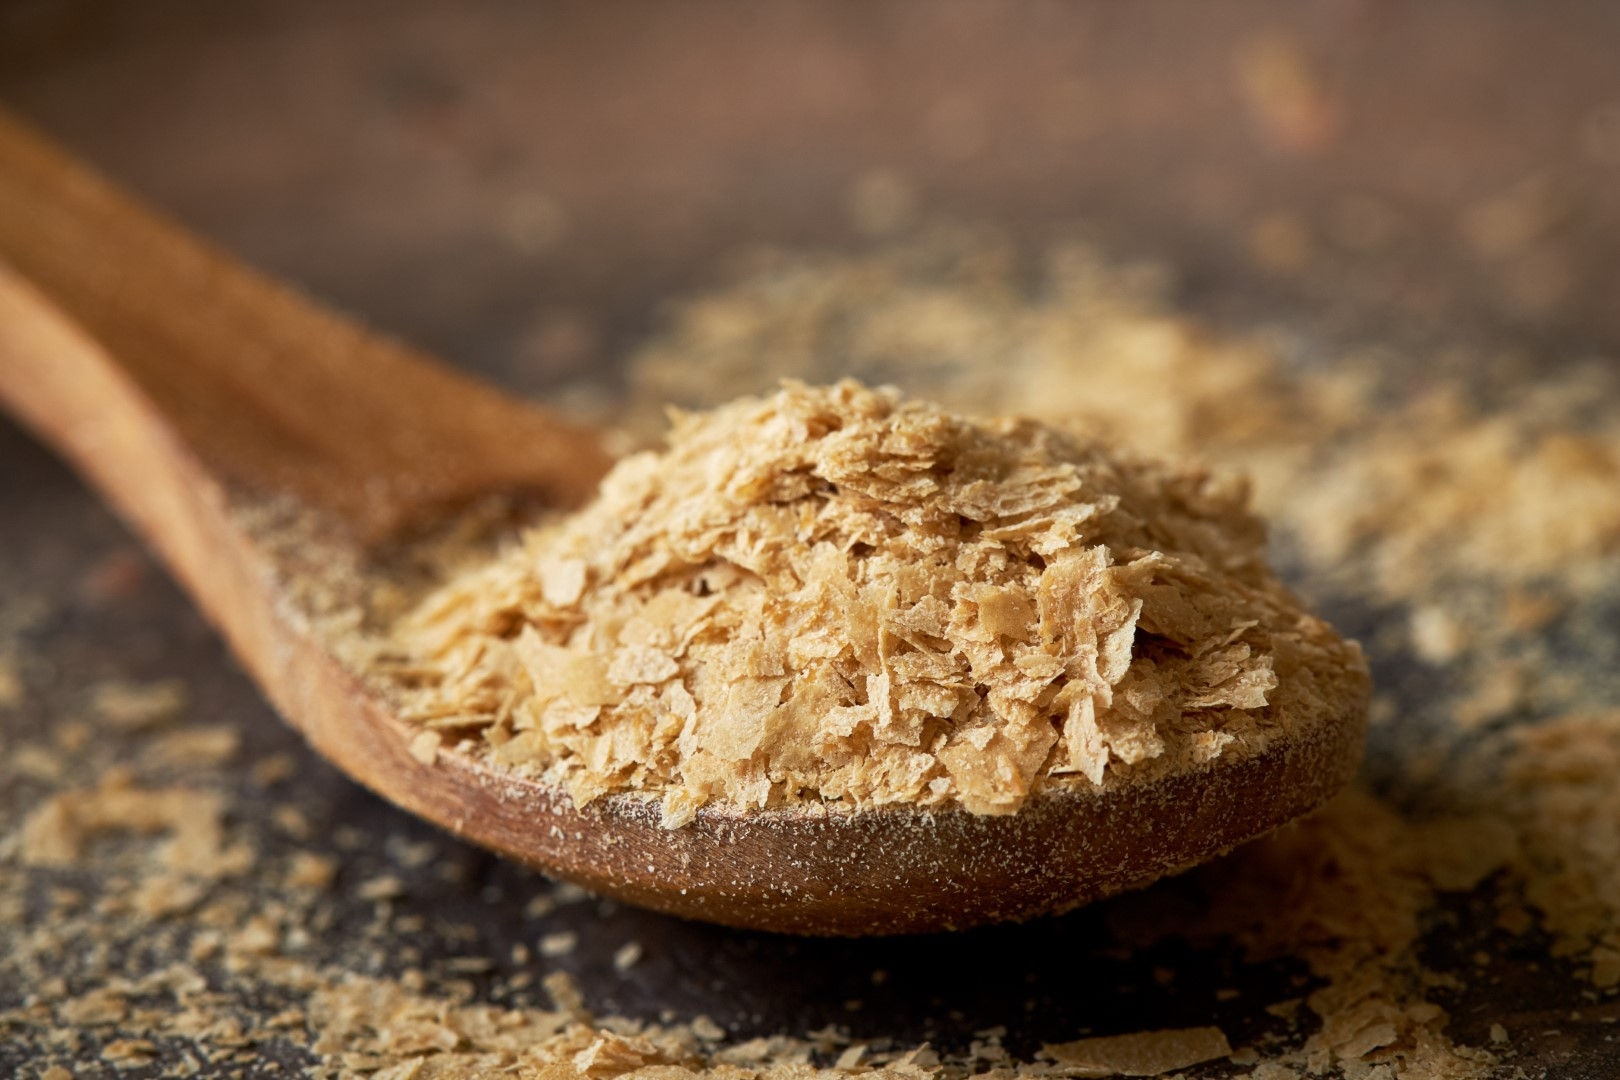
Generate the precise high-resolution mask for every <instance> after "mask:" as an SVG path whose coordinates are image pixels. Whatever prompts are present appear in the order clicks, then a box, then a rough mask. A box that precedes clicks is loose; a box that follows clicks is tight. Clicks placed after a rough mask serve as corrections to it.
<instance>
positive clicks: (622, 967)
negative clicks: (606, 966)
mask: <svg viewBox="0 0 1620 1080" xmlns="http://www.w3.org/2000/svg"><path fill="white" fill-rule="evenodd" d="M641 953H642V949H641V942H639V941H627V942H625V943H624V944H623V945H620V946H619V948H618V950H617V951H615V952H614V954H613V969H614V970H615V971H620V972H623V971H629V970H630V969H631V968H633V967H635V966H636V965H637V964H638V963H640V962H641Z"/></svg>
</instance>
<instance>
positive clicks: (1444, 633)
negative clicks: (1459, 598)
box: [1411, 604, 1468, 667]
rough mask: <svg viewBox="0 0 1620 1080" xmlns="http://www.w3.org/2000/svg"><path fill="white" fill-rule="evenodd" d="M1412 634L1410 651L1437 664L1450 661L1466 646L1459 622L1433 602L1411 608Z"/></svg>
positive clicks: (1427, 662)
mask: <svg viewBox="0 0 1620 1080" xmlns="http://www.w3.org/2000/svg"><path fill="white" fill-rule="evenodd" d="M1411 633H1412V650H1413V651H1414V652H1415V653H1417V655H1418V659H1420V660H1422V661H1423V662H1424V663H1426V664H1433V665H1435V666H1437V667H1438V666H1441V665H1444V664H1449V663H1451V661H1453V660H1455V659H1456V658H1457V656H1458V654H1459V653H1461V652H1462V651H1463V649H1464V648H1466V647H1467V645H1468V639H1467V637H1466V633H1465V631H1464V628H1463V625H1462V623H1460V622H1459V621H1458V620H1457V619H1456V617H1455V616H1453V615H1452V614H1451V613H1450V612H1449V611H1447V610H1446V609H1445V608H1442V607H1439V606H1438V605H1435V604H1427V605H1425V606H1423V607H1420V608H1416V609H1414V610H1413V612H1412V617H1411Z"/></svg>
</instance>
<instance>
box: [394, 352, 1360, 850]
mask: <svg viewBox="0 0 1620 1080" xmlns="http://www.w3.org/2000/svg"><path fill="white" fill-rule="evenodd" d="M1263 549H1264V531H1263V529H1262V527H1261V526H1260V524H1259V523H1258V522H1257V521H1256V519H1254V518H1253V517H1252V516H1250V515H1249V514H1248V512H1247V510H1246V490H1245V489H1244V487H1243V486H1242V485H1240V484H1236V483H1232V482H1228V481H1223V480H1220V479H1217V478H1215V477H1213V476H1211V475H1210V474H1208V473H1206V472H1203V471H1198V470H1185V469H1176V468H1171V467H1167V466H1163V465H1158V464H1151V463H1145V462H1140V461H1136V460H1134V459H1131V458H1129V457H1126V456H1124V455H1122V454H1120V453H1117V452H1115V451H1112V450H1110V449H1108V448H1106V447H1104V446H1103V445H1101V444H1099V443H1097V442H1095V441H1093V440H1090V439H1088V438H1085V437H1083V436H1080V435H1076V434H1066V433H1064V432H1062V431H1059V430H1058V429H1056V428H1053V427H1048V426H1045V425H1042V424H1038V423H1035V422H1032V421H1022V420H1012V419H1001V420H987V421H978V420H968V419H964V418H961V417H958V416H954V415H952V414H949V413H946V412H944V411H943V410H941V409H938V408H936V407H933V406H930V405H926V404H923V403H920V402H915V401H901V400H900V399H899V397H898V395H897V394H895V393H893V392H885V391H874V390H870V389H867V388H865V387H863V386H861V385H859V384H858V383H855V382H853V381H847V380H846V381H844V382H840V383H838V384H836V385H834V386H831V387H827V388H812V387H809V386H806V385H804V384H801V383H788V384H786V385H785V386H784V387H783V388H782V389H780V390H778V391H777V392H776V393H775V394H772V395H770V396H769V397H765V398H760V399H755V398H746V399H743V400H741V401H738V402H735V403H733V404H730V405H727V406H724V407H722V408H720V409H717V410H715V411H714V412H712V413H708V414H702V415H678V416H677V418H676V422H675V428H674V432H673V434H672V436H671V439H670V446H669V449H668V451H667V452H665V453H662V454H655V453H643V454H639V455H635V456H632V457H630V458H628V459H626V460H625V461H623V462H621V463H620V464H619V466H618V467H617V468H615V469H614V471H613V472H612V473H611V474H610V475H609V477H608V478H607V479H606V480H605V481H604V483H603V486H602V491H601V495H600V496H599V498H598V500H597V501H596V502H595V503H594V504H593V505H592V506H590V507H588V508H587V509H585V510H584V511H582V512H581V513H579V514H577V515H574V516H572V517H571V518H570V519H568V520H566V521H565V522H563V523H560V524H558V525H555V526H552V527H550V528H543V529H540V530H537V531H535V532H533V533H531V534H530V535H528V536H527V537H526V538H525V539H524V541H523V543H522V544H521V546H519V547H517V548H516V549H515V550H513V551H511V552H509V553H507V554H506V555H504V556H503V557H501V558H499V559H498V560H495V561H493V562H492V563H490V564H488V565H485V566H482V567H476V568H474V569H472V570H470V571H469V572H467V573H464V574H461V575H459V576H457V577H456V578H454V579H453V580H452V581H450V582H449V583H447V584H446V585H445V586H443V587H442V588H440V589H439V590H437V591H436V592H434V593H433V594H431V595H430V596H428V597H427V598H426V600H425V601H424V602H423V604H422V605H421V606H420V607H419V608H417V609H416V610H415V611H414V612H412V613H411V614H410V615H408V616H407V617H406V618H405V619H403V620H402V621H401V622H400V623H399V625H398V626H397V627H396V629H395V633H394V637H395V641H396V642H397V643H398V645H399V646H400V650H401V652H403V653H404V654H405V655H406V656H408V657H409V671H410V674H411V676H412V677H413V678H414V679H415V680H416V682H417V687H416V689H415V690H414V692H413V693H411V694H409V695H407V697H406V698H405V714H406V715H407V716H408V717H409V718H411V719H413V720H415V721H416V722H418V723H421V724H424V725H427V726H428V728H429V730H433V729H434V728H441V729H448V730H450V731H456V732H465V731H466V730H467V729H469V728H473V729H476V730H478V731H479V732H480V733H481V736H482V739H483V743H484V745H485V746H487V748H488V752H489V754H490V755H491V757H492V758H493V759H494V760H495V761H497V762H499V763H501V764H502V765H505V766H508V767H511V768H514V769H518V770H522V771H526V772H529V773H532V774H537V775H544V776H546V777H548V778H549V779H552V780H554V781H556V782H558V783H560V784H561V785H562V786H563V787H564V788H565V789H566V790H567V791H568V792H569V793H570V794H571V795H572V797H573V798H574V799H575V801H576V802H577V803H580V804H585V803H588V802H590V801H591V800H592V799H595V798H597V797H599V796H601V795H604V794H608V793H612V792H620V791H631V792H638V793H649V794H655V795H659V796H661V798H662V807H663V820H664V824H665V825H666V826H669V827H679V826H681V825H684V824H686V823H687V822H689V821H691V820H692V818H693V817H694V816H695V814H696V813H697V811H698V809H699V808H700V807H703V806H705V805H707V804H709V803H711V802H723V803H726V804H729V805H732V806H739V807H768V806H778V805H783V804H791V803H795V802H800V801H810V802H828V803H834V804H840V805H844V806H850V807H857V808H865V807H872V806H879V805H884V804H891V803H906V804H911V805H917V806H929V807H932V806H942V805H950V804H959V805H961V806H963V807H966V808H967V809H968V810H970V811H972V812H975V813H981V814H1004V813H1010V812H1012V811H1015V810H1017V809H1018V808H1019V807H1020V806H1022V805H1023V804H1024V803H1025V801H1026V800H1027V799H1029V798H1030V796H1031V795H1032V794H1034V793H1036V792H1038V791H1040V790H1042V789H1043V788H1044V787H1047V786H1050V785H1062V784H1069V785H1074V784H1079V785H1086V786H1090V785H1103V784H1105V783H1106V782H1110V781H1111V780H1113V778H1115V777H1117V782H1122V783H1123V782H1129V781H1130V780H1131V779H1132V778H1140V777H1143V776H1150V775H1161V774H1163V773H1164V772H1166V771H1170V770H1181V769H1185V768H1189V767H1196V766H1200V765H1204V764H1207V763H1209V762H1211V761H1213V760H1214V759H1216V758H1217V757H1220V756H1222V755H1223V754H1235V755H1239V756H1246V755H1249V754H1253V753H1258V752H1260V751H1262V750H1264V748H1265V747H1266V745H1267V744H1268V741H1269V740H1270V739H1271V738H1272V737H1273V736H1274V735H1275V734H1276V733H1277V732H1279V731H1286V730H1289V729H1291V728H1292V727H1293V726H1295V725H1306V724H1310V725H1312V726H1314V725H1316V724H1320V723H1332V722H1344V723H1351V722H1355V720H1356V718H1357V716H1358V714H1359V711H1360V708H1361V703H1362V701H1363V700H1364V698H1365V694H1366V685H1367V678H1366V672H1365V666H1364V663H1363V661H1362V659H1361V655H1360V652H1359V650H1358V649H1357V648H1356V647H1355V646H1354V645H1351V644H1347V643H1345V642H1344V641H1342V640H1341V639H1340V638H1338V637H1337V636H1336V635H1335V634H1334V633H1333V632H1332V630H1331V629H1330V628H1329V627H1328V626H1327V625H1326V624H1325V623H1323V622H1322V621H1320V620H1318V619H1316V618H1313V617H1311V616H1310V615H1308V614H1307V613H1306V612H1305V611H1304V610H1303V609H1302V608H1301V607H1300V605H1299V603H1298V601H1297V600H1296V599H1295V598H1294V597H1293V596H1292V595H1291V594H1290V593H1288V592H1287V590H1286V589H1284V588H1283V587H1282V586H1281V585H1280V584H1279V583H1278V581H1277V580H1276V578H1275V577H1274V576H1273V575H1272V574H1271V573H1270V571H1269V570H1268V569H1267V568H1266V566H1265V563H1264V560H1263Z"/></svg>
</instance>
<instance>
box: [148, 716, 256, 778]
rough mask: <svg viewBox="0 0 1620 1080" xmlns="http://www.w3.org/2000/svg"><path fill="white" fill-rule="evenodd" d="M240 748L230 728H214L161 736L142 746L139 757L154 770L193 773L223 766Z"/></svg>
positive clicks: (227, 726) (190, 729) (186, 729)
mask: <svg viewBox="0 0 1620 1080" xmlns="http://www.w3.org/2000/svg"><path fill="white" fill-rule="evenodd" d="M241 745H242V736H241V734H240V733H239V732H238V731H237V730H236V729H235V728H234V727H231V726H229V725H225V724H218V725H214V726H211V727H191V728H183V729H181V730H179V731H167V732H164V733H163V734H161V735H159V736H157V737H156V738H154V739H152V740H150V741H149V742H148V743H147V744H146V749H145V751H144V753H143V754H142V756H143V757H144V758H145V760H146V762H147V763H148V764H149V765H151V766H153V767H156V768H185V769H196V768H205V767H210V766H217V765H223V764H225V763H226V762H227V761H229V760H231V758H233V757H235V756H236V752H237V750H238V749H239V748H240V747H241Z"/></svg>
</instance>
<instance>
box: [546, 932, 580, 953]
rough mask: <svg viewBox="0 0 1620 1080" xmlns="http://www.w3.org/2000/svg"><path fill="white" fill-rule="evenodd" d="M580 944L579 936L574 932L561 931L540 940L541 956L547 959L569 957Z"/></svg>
mask: <svg viewBox="0 0 1620 1080" xmlns="http://www.w3.org/2000/svg"><path fill="white" fill-rule="evenodd" d="M578 944H579V935H578V934H576V933H574V932H573V931H572V930H561V931H558V932H557V933H555V934H547V935H546V936H545V937H543V938H541V939H540V955H541V956H544V957H546V958H547V959H556V958H557V957H559V956H567V955H568V954H569V953H571V952H573V951H574V946H575V945H578Z"/></svg>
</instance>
